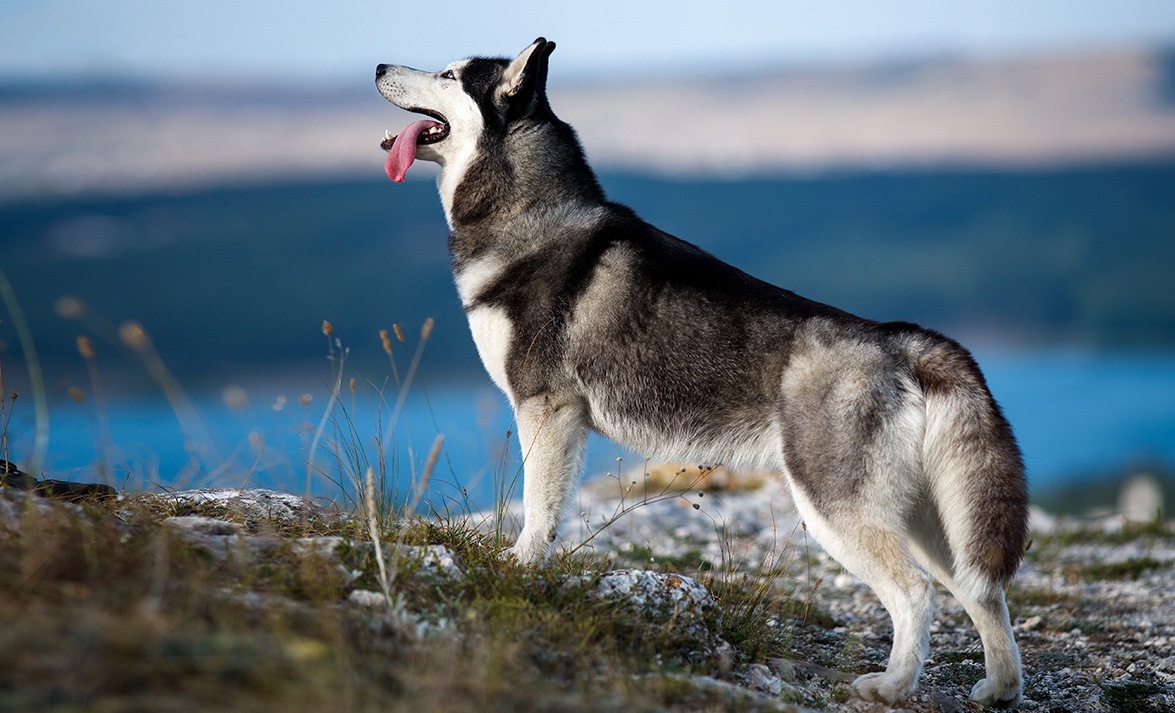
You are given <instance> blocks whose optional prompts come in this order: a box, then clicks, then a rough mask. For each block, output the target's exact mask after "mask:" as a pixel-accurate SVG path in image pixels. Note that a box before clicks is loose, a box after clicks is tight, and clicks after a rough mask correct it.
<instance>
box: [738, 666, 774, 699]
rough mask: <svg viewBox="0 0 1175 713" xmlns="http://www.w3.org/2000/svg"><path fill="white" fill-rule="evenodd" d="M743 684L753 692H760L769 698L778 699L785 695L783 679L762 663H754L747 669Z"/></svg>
mask: <svg viewBox="0 0 1175 713" xmlns="http://www.w3.org/2000/svg"><path fill="white" fill-rule="evenodd" d="M743 684H744V685H745V686H746V687H747V688H749V689H751V690H752V691H758V692H759V693H764V694H766V695H768V696H774V697H777V698H778V697H779V695H780V694H781V693H783V679H782V678H780V677H779V676H776V675H775V674H774V673H772V672H771V669H769V668H767V667H766V666H765V665H763V664H761V663H754V664H751V665H750V666H748V667H747V670H746V673H744V674H743Z"/></svg>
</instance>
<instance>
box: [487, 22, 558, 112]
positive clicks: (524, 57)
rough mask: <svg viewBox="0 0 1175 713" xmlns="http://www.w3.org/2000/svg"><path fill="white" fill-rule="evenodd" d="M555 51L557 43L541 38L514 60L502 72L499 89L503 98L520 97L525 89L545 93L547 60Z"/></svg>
mask: <svg viewBox="0 0 1175 713" xmlns="http://www.w3.org/2000/svg"><path fill="white" fill-rule="evenodd" d="M554 51H555V43H554V42H548V41H547V40H546V39H544V38H542V37H539V38H538V39H536V40H535V41H534V42H532V43H531V44H530V46H529V47H527V48H526V49H524V50H522V54H520V55H518V56H517V57H515V58H514V61H513V62H511V63H510V66H508V67H506V70H505V71H504V72H502V82H501V85H500V88H499V91H500V92H501V94H502V96H503V97H506V98H510V97H514V96H518V95H519V94H521V93H522V91H523V90H524V89H526V90H537V91H539V92H545V90H546V87H547V59H548V58H549V57H550V56H551V53H552V52H554Z"/></svg>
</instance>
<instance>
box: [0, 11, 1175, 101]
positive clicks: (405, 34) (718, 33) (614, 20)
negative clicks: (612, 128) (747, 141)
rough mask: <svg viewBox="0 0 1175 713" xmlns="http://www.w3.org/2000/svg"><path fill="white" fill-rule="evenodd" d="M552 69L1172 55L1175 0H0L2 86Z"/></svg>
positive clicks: (607, 71) (596, 72)
mask: <svg viewBox="0 0 1175 713" xmlns="http://www.w3.org/2000/svg"><path fill="white" fill-rule="evenodd" d="M540 35H542V36H545V37H547V38H548V39H552V40H555V41H556V43H557V44H558V45H559V50H558V52H559V56H560V60H559V61H560V62H561V63H562V67H563V69H564V71H566V72H568V73H569V74H574V75H578V76H585V77H592V76H609V75H614V74H615V73H617V72H621V71H637V72H644V73H656V72H666V71H671V72H673V71H675V72H688V71H704V70H705V69H706V68H713V69H720V70H731V69H747V70H753V69H754V67H755V66H756V65H766V64H769V65H773V66H778V65H789V64H791V65H821V64H829V63H854V62H866V61H876V60H887V59H888V60H900V59H905V58H919V57H926V56H938V55H948V56H976V55H978V56H984V55H993V54H994V55H999V54H1005V55H1006V54H1022V53H1033V52H1044V51H1053V50H1066V49H1085V48H1090V47H1103V46H1113V45H1126V44H1130V45H1137V44H1146V45H1155V46H1167V47H1175V2H1173V1H1172V0H982V1H980V0H803V1H796V0H740V1H739V2H737V3H728V2H723V3H718V2H688V1H681V0H677V1H670V0H653V1H648V2H633V0H594V1H593V2H592V3H591V4H590V9H589V6H588V5H587V4H581V3H558V2H552V1H551V0H541V1H527V2H509V3H491V2H485V1H484V0H480V1H476V0H475V1H473V2H470V1H467V0H446V2H439V3H405V2H389V1H386V0H384V1H377V0H355V1H350V0H342V1H340V2H336V3H329V2H323V1H322V0H282V1H280V2H278V1H275V0H200V2H170V1H167V0H3V2H2V3H0V80H12V79H52V78H55V77H62V76H64V77H68V78H70V79H82V80H84V79H87V78H91V77H96V76H106V75H115V76H128V77H143V78H153V79H164V80H166V79H168V78H184V79H191V78H204V79H224V78H235V79H242V80H249V81H253V80H267V79H269V78H273V79H275V80H276V81H283V82H287V83H301V82H308V81H310V82H321V81H326V82H334V81H340V80H345V79H346V78H351V77H355V78H356V81H359V79H358V77H360V76H362V81H368V75H369V74H370V73H371V70H372V68H373V67H374V65H375V64H377V63H379V62H393V63H397V64H409V65H414V66H418V67H421V68H435V67H440V66H442V65H444V64H446V63H447V62H449V61H451V60H453V59H458V58H462V57H466V56H469V55H473V54H489V55H504V54H510V53H514V52H517V51H519V50H521V49H522V48H523V47H525V46H526V45H527V44H529V43H530V41H531V40H533V39H534V38H535V37H537V36H540Z"/></svg>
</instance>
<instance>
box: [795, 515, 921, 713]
mask: <svg viewBox="0 0 1175 713" xmlns="http://www.w3.org/2000/svg"><path fill="white" fill-rule="evenodd" d="M796 504H797V506H798V507H799V510H800V515H801V516H802V517H803V518H804V522H805V523H806V524H807V526H808V529H809V530H810V531H811V532H812V534H813V535H814V536H815V537H816V540H817V541H818V542H820V544H821V545H822V546H823V547H824V548H825V549H826V550H827V551H828V553H829V554H830V555H832V556H833V558H835V559H836V560H837V561H838V562H840V564H841V565H843V566H844V567H845V569H847V570H848V571H850V572H852V573H853V574H855V575H856V576H857V577H859V578H860V579H861V580H862V581H864V582H865V584H867V585H869V586H870V587H871V588H872V589H873V591H874V592H875V593H876V594H877V598H878V599H880V600H881V603H882V605H884V606H885V608H886V610H887V611H888V612H889V615H890V618H891V619H892V620H893V647H892V649H891V651H890V655H889V663H888V665H887V666H886V668H885V671H882V672H878V673H867V674H865V675H863V676H860V677H858V678H857V680H855V681H853V684H852V689H853V692H854V693H856V695H858V696H860V697H861V698H864V699H865V700H870V701H882V702H884V703H887V704H890V705H895V704H897V703H900V702H901V701H904V700H906V699H907V698H908V697H909V696H910V695H911V694H912V693H914V691H915V690H917V688H918V678H919V676H920V675H921V674H922V665H923V663H924V662H925V661H926V656H927V653H928V651H929V649H930V623H931V621H932V619H933V617H934V586H933V584H932V583H931V580H930V576H929V575H928V574H927V573H926V571H925V570H923V569H922V568H921V567H920V566H918V564H917V562H916V561H915V559H914V558H913V556H912V555H911V553H910V551H909V550H908V549H907V547H906V538H905V537H904V536H903V534H902V533H900V532H899V531H897V530H895V529H893V528H891V527H890V526H888V525H887V524H885V523H882V522H869V518H867V517H865V518H861V517H859V516H861V515H862V513H860V512H857V513H854V514H853V516H850V515H849V514H845V515H832V516H831V518H828V519H826V518H825V517H823V516H822V515H821V514H819V513H818V512H817V510H816V508H814V507H813V506H812V505H811V503H809V502H806V498H805V497H804V496H803V495H802V493H800V492H796Z"/></svg>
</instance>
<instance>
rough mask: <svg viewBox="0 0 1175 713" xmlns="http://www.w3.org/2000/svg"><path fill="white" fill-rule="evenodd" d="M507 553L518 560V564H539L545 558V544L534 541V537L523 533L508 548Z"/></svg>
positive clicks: (525, 565) (527, 565) (526, 565)
mask: <svg viewBox="0 0 1175 713" xmlns="http://www.w3.org/2000/svg"><path fill="white" fill-rule="evenodd" d="M508 553H509V555H510V556H511V557H513V558H514V559H515V560H517V561H518V564H520V565H522V566H524V567H529V566H532V565H536V564H541V563H542V562H543V560H545V559H547V544H546V543H545V542H535V541H534V538H530V537H526V536H525V533H523V535H521V536H519V538H518V541H517V542H515V543H514V546H513V547H511V548H510V549H509V550H508Z"/></svg>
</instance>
